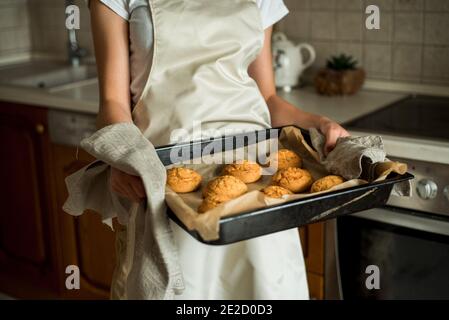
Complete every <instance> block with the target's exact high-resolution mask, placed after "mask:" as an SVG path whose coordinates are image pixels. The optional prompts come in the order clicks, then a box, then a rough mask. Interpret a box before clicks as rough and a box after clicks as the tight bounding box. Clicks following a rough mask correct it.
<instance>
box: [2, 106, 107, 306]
mask: <svg viewBox="0 0 449 320" xmlns="http://www.w3.org/2000/svg"><path fill="white" fill-rule="evenodd" d="M47 125H48V123H47V110H46V109H44V108H38V107H28V106H23V105H16V104H12V103H3V102H0V143H1V146H2V150H3V153H2V157H1V158H0V181H1V182H2V184H1V187H0V188H1V190H0V191H1V192H0V197H1V198H0V199H1V203H2V207H1V209H0V292H3V293H6V294H8V295H11V296H13V297H17V298H75V299H78V298H79V299H92V298H94V299H107V298H109V286H110V282H111V278H112V271H113V269H114V265H115V240H114V238H115V237H114V233H113V232H112V231H111V230H110V228H109V227H108V226H106V225H104V224H103V223H102V222H101V220H100V216H99V215H98V214H96V213H93V212H89V213H87V214H84V215H82V216H81V217H76V218H75V217H72V216H70V215H68V214H66V213H65V212H63V210H62V205H63V204H64V202H65V200H66V197H67V191H66V187H65V182H64V179H65V177H66V176H67V175H69V174H71V173H73V172H75V171H76V170H78V169H80V168H81V167H83V166H85V165H86V164H88V163H89V162H91V161H93V159H92V157H90V156H89V155H87V154H86V153H85V152H83V151H81V150H80V151H79V152H77V149H76V148H74V147H65V146H60V145H55V144H51V142H50V138H49V134H48V129H47ZM69 265H76V266H78V267H79V270H80V289H79V290H68V289H67V288H66V286H65V280H66V277H67V276H68V275H67V274H66V273H65V271H66V267H67V266H69Z"/></svg>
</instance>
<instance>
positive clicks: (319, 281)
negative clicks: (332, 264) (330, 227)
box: [299, 223, 324, 299]
mask: <svg viewBox="0 0 449 320" xmlns="http://www.w3.org/2000/svg"><path fill="white" fill-rule="evenodd" d="M299 234H300V237H301V244H302V250H303V254H304V260H305V264H306V270H307V279H308V283H309V292H310V297H311V298H313V299H323V298H324V223H314V224H310V225H307V226H305V227H303V228H300V229H299Z"/></svg>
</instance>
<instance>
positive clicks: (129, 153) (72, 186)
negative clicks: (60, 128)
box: [63, 123, 184, 299]
mask: <svg viewBox="0 0 449 320" xmlns="http://www.w3.org/2000/svg"><path fill="white" fill-rule="evenodd" d="M81 147H82V148H83V149H84V150H86V151H87V152H88V153H90V154H91V155H92V156H94V157H95V158H97V159H98V160H97V161H95V162H93V163H91V164H89V165H88V166H86V167H84V168H82V169H81V170H79V171H77V172H75V173H74V174H72V175H70V176H69V177H67V178H66V185H67V189H68V192H69V197H68V199H67V201H66V202H65V204H64V207H63V209H64V211H66V212H67V213H69V214H71V215H75V216H77V215H81V214H83V212H84V211H85V210H87V209H91V210H94V211H96V212H98V213H100V214H101V215H102V218H103V221H106V220H108V219H110V218H113V217H118V221H119V223H121V224H124V225H127V226H128V229H129V230H131V231H130V233H131V235H130V236H129V237H128V245H129V246H130V247H129V248H130V250H132V254H131V255H130V257H131V259H132V261H128V263H129V266H130V271H129V274H128V279H127V281H126V289H125V291H126V298H127V299H172V298H173V297H174V295H175V294H181V293H182V292H183V290H184V282H183V278H182V273H181V268H180V265H179V260H178V252H177V248H176V245H175V243H174V238H173V234H172V230H171V228H170V225H169V221H168V218H167V215H166V205H165V183H166V170H165V168H164V166H163V165H162V163H161V161H160V160H159V157H158V155H157V153H156V150H155V149H154V146H153V145H152V144H151V143H150V142H149V141H148V139H146V138H145V137H144V136H143V135H142V133H141V132H140V130H139V129H138V128H137V127H136V126H135V125H134V124H132V123H118V124H113V125H110V126H107V127H104V128H102V129H101V130H98V131H97V132H95V133H94V134H93V135H92V136H90V137H88V138H86V139H84V140H83V141H82V142H81ZM111 166H113V167H115V168H117V169H119V170H122V171H124V172H126V173H128V174H132V175H136V176H140V177H141V178H142V181H143V184H144V187H145V191H146V194H147V198H146V200H145V201H142V202H141V203H139V204H136V203H131V202H130V201H128V200H126V199H124V198H121V197H119V196H118V195H116V194H115V193H114V192H112V190H111V188H110V183H109V176H110V167H111ZM130 212H133V214H132V215H131V216H130Z"/></svg>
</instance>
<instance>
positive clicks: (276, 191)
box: [262, 186, 293, 199]
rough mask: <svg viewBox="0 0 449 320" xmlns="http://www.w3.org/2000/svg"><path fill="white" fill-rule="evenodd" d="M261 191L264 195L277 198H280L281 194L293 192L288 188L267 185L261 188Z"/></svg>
mask: <svg viewBox="0 0 449 320" xmlns="http://www.w3.org/2000/svg"><path fill="white" fill-rule="evenodd" d="M262 192H263V193H264V194H265V196H267V197H269V198H278V199H279V198H282V196H284V195H286V194H293V193H292V192H291V191H290V190H288V189H285V188H283V187H280V186H268V187H266V188H263V189H262Z"/></svg>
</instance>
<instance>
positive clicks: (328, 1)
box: [310, 0, 339, 10]
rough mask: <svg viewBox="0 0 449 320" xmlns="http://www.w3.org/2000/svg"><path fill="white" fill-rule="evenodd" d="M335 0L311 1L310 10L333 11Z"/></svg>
mask: <svg viewBox="0 0 449 320" xmlns="http://www.w3.org/2000/svg"><path fill="white" fill-rule="evenodd" d="M338 1H339V0H338ZM335 3H336V0H311V1H310V8H311V9H328V10H331V9H335V6H336V5H335Z"/></svg>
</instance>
